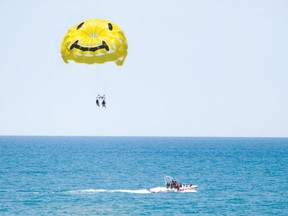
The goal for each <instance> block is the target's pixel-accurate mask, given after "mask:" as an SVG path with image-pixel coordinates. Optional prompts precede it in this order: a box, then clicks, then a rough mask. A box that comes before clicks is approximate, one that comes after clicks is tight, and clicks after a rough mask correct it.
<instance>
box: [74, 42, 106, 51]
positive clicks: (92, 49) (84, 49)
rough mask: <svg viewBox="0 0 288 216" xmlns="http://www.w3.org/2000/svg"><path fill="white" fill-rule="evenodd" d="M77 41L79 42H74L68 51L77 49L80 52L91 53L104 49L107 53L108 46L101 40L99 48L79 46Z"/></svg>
mask: <svg viewBox="0 0 288 216" xmlns="http://www.w3.org/2000/svg"><path fill="white" fill-rule="evenodd" d="M78 41H79V40H76V41H75V42H74V43H73V44H72V45H71V46H70V50H72V49H74V48H75V49H79V50H81V51H83V52H85V51H91V52H95V51H97V50H99V49H106V50H107V51H109V47H108V45H107V43H106V42H105V41H104V40H103V41H102V45H100V46H97V47H83V46H80V45H79V44H78Z"/></svg>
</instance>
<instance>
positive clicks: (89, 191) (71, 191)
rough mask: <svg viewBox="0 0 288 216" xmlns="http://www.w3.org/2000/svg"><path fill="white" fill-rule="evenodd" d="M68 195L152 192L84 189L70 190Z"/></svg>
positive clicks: (143, 192) (146, 191) (145, 190)
mask: <svg viewBox="0 0 288 216" xmlns="http://www.w3.org/2000/svg"><path fill="white" fill-rule="evenodd" d="M67 192H68V193H72V194H89V193H104V192H106V193H134V194H149V193H151V191H149V190H147V189H140V190H125V189H119V190H105V189H84V190H70V191H67Z"/></svg>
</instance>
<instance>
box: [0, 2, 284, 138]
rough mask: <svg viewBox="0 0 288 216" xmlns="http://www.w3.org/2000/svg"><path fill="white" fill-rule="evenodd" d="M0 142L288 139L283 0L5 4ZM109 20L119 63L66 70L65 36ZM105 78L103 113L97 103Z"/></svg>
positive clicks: (1, 5)
mask: <svg viewBox="0 0 288 216" xmlns="http://www.w3.org/2000/svg"><path fill="white" fill-rule="evenodd" d="M0 8H1V14H0V20H1V34H0V40H1V44H2V45H1V52H0V56H1V58H0V60H1V64H0V101H1V104H0V135H95V136H265V137H266V136H272V137H278V136H282V137H283V136H284V137H287V136H288V61H287V60H288V28H287V24H288V13H287V11H288V1H286V0H282V1H281V0H274V1H271V0H241V1H229V0H219V1H215V0H197V1H196V0H179V1H176V0H159V1H155V0H145V1H144V0H142V1H131V0H121V1H119V0H113V1H112V0H105V1H97V0H90V1H87V0H83V1H76V0H69V1H68V0H61V1H56V0H51V1H38V0H26V1H17V3H16V1H10V0H1V2H0ZM94 18H100V19H108V20H110V21H112V22H114V23H116V24H118V25H119V27H120V28H121V29H122V30H123V31H124V32H125V34H126V37H127V40H128V44H129V49H128V56H127V59H126V61H125V63H124V66H123V67H117V66H116V65H115V64H114V63H107V64H103V65H92V66H91V65H90V66H88V65H83V64H76V63H73V62H72V63H70V64H65V63H64V62H63V61H62V58H61V54H60V47H61V42H62V39H63V37H64V35H65V34H66V32H67V30H68V29H69V28H70V27H71V26H73V25H76V24H77V23H80V22H82V21H84V20H86V19H94ZM96 71H101V73H103V72H104V75H103V76H105V81H104V82H105V85H106V87H105V88H106V94H107V109H106V110H103V109H99V108H98V109H97V107H96V105H95V96H96V92H95V84H96V83H97V80H96V78H97V76H95V72H96Z"/></svg>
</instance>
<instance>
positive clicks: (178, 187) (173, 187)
mask: <svg viewBox="0 0 288 216" xmlns="http://www.w3.org/2000/svg"><path fill="white" fill-rule="evenodd" d="M164 181H165V185H166V188H167V191H173V192H196V188H197V185H192V184H182V183H181V182H179V181H177V180H176V179H175V178H173V177H171V176H164Z"/></svg>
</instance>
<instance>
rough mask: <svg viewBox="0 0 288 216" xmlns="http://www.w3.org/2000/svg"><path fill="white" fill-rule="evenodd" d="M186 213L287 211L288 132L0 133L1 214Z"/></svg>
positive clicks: (273, 212) (231, 213)
mask: <svg viewBox="0 0 288 216" xmlns="http://www.w3.org/2000/svg"><path fill="white" fill-rule="evenodd" d="M164 175H171V176H173V177H175V178H177V179H178V180H181V181H182V182H183V183H193V184H196V185H198V188H197V192H194V193H176V192H174V193H173V192H158V193H150V192H149V190H150V189H151V188H156V187H163V186H164V181H163V177H164ZM185 214H187V215H188V214H195V215H237V216H238V215H288V139H284V138H278V139H277V138H273V139H272V138H155V137H150V138H141V137H135V138H134V137H130V138H127V137H0V215H185Z"/></svg>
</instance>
